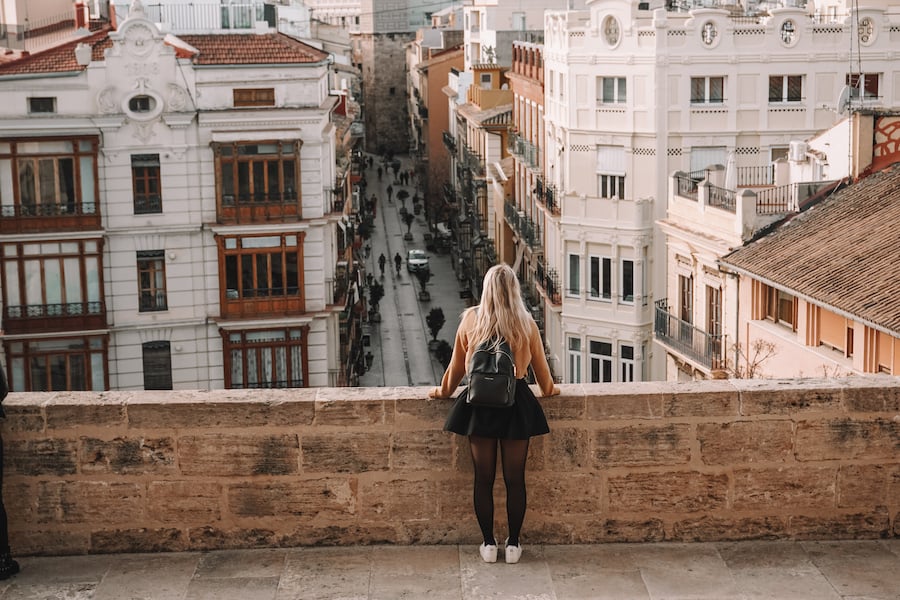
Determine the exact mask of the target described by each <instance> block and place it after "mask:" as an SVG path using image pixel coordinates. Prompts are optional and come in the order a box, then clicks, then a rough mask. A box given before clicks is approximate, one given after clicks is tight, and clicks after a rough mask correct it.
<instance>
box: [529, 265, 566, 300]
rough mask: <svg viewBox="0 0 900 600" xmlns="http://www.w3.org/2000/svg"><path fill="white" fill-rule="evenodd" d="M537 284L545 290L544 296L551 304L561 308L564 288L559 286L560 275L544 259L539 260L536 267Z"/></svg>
mask: <svg viewBox="0 0 900 600" xmlns="http://www.w3.org/2000/svg"><path fill="white" fill-rule="evenodd" d="M534 275H535V282H536V283H537V284H538V285H539V286H540V287H541V289H543V290H544V294H545V295H546V296H547V298H549V299H550V302H552V303H553V304H555V305H557V306H559V305H560V304H562V293H561V291H562V288H561V287H560V284H559V273H557V272H556V269H554V268H553V267H548V266H547V265H545V264H544V259H542V258H540V259H538V260H537V264H536V265H535V271H534Z"/></svg>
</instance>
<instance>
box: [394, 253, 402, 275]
mask: <svg viewBox="0 0 900 600" xmlns="http://www.w3.org/2000/svg"><path fill="white" fill-rule="evenodd" d="M402 264H403V259H402V258H401V257H400V253H399V252H398V253H397V254H395V255H394V268H395V269H397V275H399V274H400V265H402Z"/></svg>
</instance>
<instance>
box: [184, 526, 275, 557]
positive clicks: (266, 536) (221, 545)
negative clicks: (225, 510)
mask: <svg viewBox="0 0 900 600" xmlns="http://www.w3.org/2000/svg"><path fill="white" fill-rule="evenodd" d="M187 540H188V541H187V545H188V549H189V550H193V551H196V550H228V549H233V548H273V547H275V546H278V536H277V535H276V534H275V532H274V531H271V530H269V529H258V528H247V529H243V528H235V529H228V530H224V529H219V528H216V527H210V526H208V525H207V526H204V527H192V528H190V529H189V530H188V534H187Z"/></svg>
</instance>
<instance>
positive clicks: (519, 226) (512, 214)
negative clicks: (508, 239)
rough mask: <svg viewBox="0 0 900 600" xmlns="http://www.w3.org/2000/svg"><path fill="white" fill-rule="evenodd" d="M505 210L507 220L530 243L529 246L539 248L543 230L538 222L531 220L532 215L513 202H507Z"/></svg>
mask: <svg viewBox="0 0 900 600" xmlns="http://www.w3.org/2000/svg"><path fill="white" fill-rule="evenodd" d="M503 210H504V214H505V216H506V221H507V222H508V223H509V224H510V226H511V227H512V228H513V231H515V232H516V234H517V235H518V236H519V237H520V238H521V239H522V240H523V241H524V242H525V243H526V244H528V247H529V248H531V249H532V250H535V249H537V248H538V247H539V245H540V243H541V231H540V228H538V226H537V224H536V223H535V222H534V221H532V220H531V217H529V216H528V215H526V214H525V213H524V212H522V211H520V210H518V209H517V208H516V205H515V204H513V203H512V202H507V203H506V204H505V205H504V207H503Z"/></svg>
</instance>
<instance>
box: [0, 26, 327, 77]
mask: <svg viewBox="0 0 900 600" xmlns="http://www.w3.org/2000/svg"><path fill="white" fill-rule="evenodd" d="M178 39H180V40H182V41H184V42H185V43H187V44H189V45H190V46H193V47H194V48H196V49H197V50H198V52H197V53H196V54H193V58H194V63H195V64H197V65H264V64H304V63H316V62H319V61H322V60H325V59H326V58H327V57H328V54H327V53H325V52H322V51H321V50H318V49H316V48H313V47H312V46H310V45H308V44H304V43H303V42H300V41H298V40H295V39H293V38H291V37H289V36H286V35H283V34H280V33H265V34H255V33H224V34H191V35H187V34H185V35H180V36H178ZM80 43H86V44H90V45H91V47H92V54H91V60H94V61H103V60H104V55H103V53H104V51H105V50H106V49H107V48H109V47H111V46H112V40H110V39H109V31H108V30H103V31H99V32H97V33H95V34H93V35H91V36H89V37H85V38H82V39H80V40H75V41H72V42H68V43H66V44H61V45H59V46H56V47H54V48H50V49H48V50H45V51H43V52H38V53H35V54H32V55H29V56H22V57H16V58H15V59H13V60H9V61H2V60H0V76H5V75H29V74H35V75H39V74H42V73H66V72H77V71H83V70H84V68H85V67H84V66H82V65H79V64H78V62H76V60H75V46H77V45H78V44H80ZM170 45H171V46H173V47H174V48H175V51H176V53H177V55H178V56H179V57H182V58H184V57H190V56H192V53H191V52H190V51H188V50H187V49H185V48H184V47H183V45H179V44H178V43H177V42H175V41H174V40H173V41H172V43H170Z"/></svg>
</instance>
